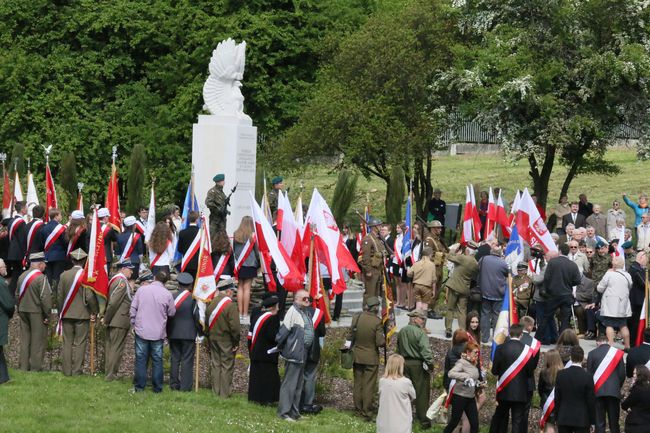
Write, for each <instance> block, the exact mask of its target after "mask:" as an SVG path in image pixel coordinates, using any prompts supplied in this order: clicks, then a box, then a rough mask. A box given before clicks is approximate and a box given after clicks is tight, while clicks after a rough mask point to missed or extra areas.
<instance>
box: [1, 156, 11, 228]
mask: <svg viewBox="0 0 650 433" xmlns="http://www.w3.org/2000/svg"><path fill="white" fill-rule="evenodd" d="M2 177H3V183H2V218H3V219H4V218H10V217H11V184H10V183H9V174H8V173H7V170H6V169H5V166H4V164H2Z"/></svg>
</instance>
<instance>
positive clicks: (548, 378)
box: [537, 349, 564, 433]
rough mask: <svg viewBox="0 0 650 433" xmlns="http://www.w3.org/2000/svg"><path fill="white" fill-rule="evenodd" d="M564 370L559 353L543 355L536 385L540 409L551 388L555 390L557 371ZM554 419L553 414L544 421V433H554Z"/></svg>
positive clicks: (552, 351)
mask: <svg viewBox="0 0 650 433" xmlns="http://www.w3.org/2000/svg"><path fill="white" fill-rule="evenodd" d="M563 368H564V363H563V362H562V357H561V356H560V352H558V351H557V350H555V349H551V350H549V351H548V352H546V353H545V354H544V366H543V367H542V371H540V373H539V381H538V384H537V392H539V402H540V405H541V407H542V408H543V407H544V403H546V400H547V399H548V396H549V395H551V392H552V391H553V388H555V379H556V378H557V373H558V371H560V370H562V369H563ZM555 431H556V428H555V418H554V417H553V414H552V413H551V415H550V416H549V417H548V418H547V419H546V424H544V432H545V433H555Z"/></svg>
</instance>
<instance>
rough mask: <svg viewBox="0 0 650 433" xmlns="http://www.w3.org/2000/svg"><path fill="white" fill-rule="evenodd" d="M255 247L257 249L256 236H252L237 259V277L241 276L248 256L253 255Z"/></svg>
mask: <svg viewBox="0 0 650 433" xmlns="http://www.w3.org/2000/svg"><path fill="white" fill-rule="evenodd" d="M254 247H255V235H252V236H251V237H250V239H248V240H247V241H246V243H245V244H244V248H243V249H242V251H241V253H240V254H239V257H237V259H235V270H234V273H235V276H237V275H239V270H240V269H241V267H242V266H243V264H244V262H245V261H246V259H247V258H248V256H250V255H251V253H252V252H253V248H254Z"/></svg>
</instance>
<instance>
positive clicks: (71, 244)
mask: <svg viewBox="0 0 650 433" xmlns="http://www.w3.org/2000/svg"><path fill="white" fill-rule="evenodd" d="M85 231H86V227H83V226H79V227H77V230H75V231H74V236H73V237H72V239H70V242H68V251H67V253H66V256H67V257H70V253H71V252H72V251H73V249H74V247H75V246H76V245H77V241H78V240H79V237H80V236H81V235H82V234H83V232H85Z"/></svg>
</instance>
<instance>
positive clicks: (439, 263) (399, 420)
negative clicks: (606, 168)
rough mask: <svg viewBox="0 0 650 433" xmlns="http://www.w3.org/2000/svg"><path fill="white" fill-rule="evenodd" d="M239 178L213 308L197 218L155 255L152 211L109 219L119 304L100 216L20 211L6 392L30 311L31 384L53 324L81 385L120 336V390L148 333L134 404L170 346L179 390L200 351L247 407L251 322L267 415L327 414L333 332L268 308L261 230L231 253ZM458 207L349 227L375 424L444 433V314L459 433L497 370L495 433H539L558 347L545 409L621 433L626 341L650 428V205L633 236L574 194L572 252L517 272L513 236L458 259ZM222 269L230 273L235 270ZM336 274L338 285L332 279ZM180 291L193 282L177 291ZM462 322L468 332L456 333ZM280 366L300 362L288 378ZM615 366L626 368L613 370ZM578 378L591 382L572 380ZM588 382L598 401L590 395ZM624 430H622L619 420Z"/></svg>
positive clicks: (365, 412) (4, 296)
mask: <svg viewBox="0 0 650 433" xmlns="http://www.w3.org/2000/svg"><path fill="white" fill-rule="evenodd" d="M224 180H225V179H224V176H223V175H216V176H215V177H214V181H215V186H214V188H213V189H211V190H210V192H209V193H208V198H207V200H206V205H207V206H208V207H209V208H210V211H211V215H213V217H211V219H210V236H211V240H212V245H213V258H212V260H213V265H214V266H215V268H220V269H222V272H221V274H222V277H221V278H220V279H219V281H218V283H217V292H216V295H215V296H214V297H213V298H212V299H211V300H210V301H209V302H207V303H205V304H204V303H202V302H198V301H197V300H195V299H194V298H193V296H192V288H193V285H194V281H195V279H196V278H197V272H198V254H197V253H196V248H194V247H195V244H196V239H197V237H198V233H199V227H198V225H199V220H200V215H199V213H198V212H189V213H188V216H187V221H182V220H181V218H180V216H179V210H178V208H172V209H170V210H169V212H167V213H165V214H164V215H163V216H162V218H161V220H160V221H159V222H157V223H155V226H154V227H153V228H150V229H151V231H150V233H151V234H150V236H148V240H147V241H146V242H145V238H144V234H145V231H146V226H147V224H150V222H148V221H149V218H148V215H147V212H148V210H147V209H146V208H141V209H140V212H138V215H137V216H135V215H134V216H127V215H122V218H121V222H122V223H121V226H120V227H116V226H114V225H112V224H111V223H109V219H110V212H109V211H108V210H107V209H105V208H101V209H99V210H98V211H97V214H98V217H99V218H100V219H101V224H102V232H103V235H104V240H105V248H106V251H105V253H106V257H107V261H108V263H109V265H108V267H109V271H110V274H111V279H110V282H109V288H108V296H107V297H105V298H104V297H101V296H98V295H97V294H96V293H95V292H93V291H92V290H90V289H88V288H86V287H85V286H83V285H81V284H80V283H81V275H82V271H83V269H84V266H85V261H86V259H87V254H88V248H89V239H88V228H87V224H88V220H87V218H88V216H87V215H84V214H83V213H82V212H80V211H74V212H72V213H71V214H70V218H69V221H68V223H67V224H65V225H63V224H62V223H61V222H62V216H63V215H62V212H60V211H59V210H58V209H50V210H49V212H48V222H47V223H45V222H44V221H43V216H44V213H45V210H44V209H43V207H41V206H38V205H37V206H34V207H33V208H32V209H31V216H30V217H27V216H26V214H27V206H26V204H25V203H24V202H17V203H16V204H15V207H14V210H15V212H14V215H13V216H12V217H11V218H7V219H5V220H4V221H3V229H2V232H0V258H1V259H2V260H3V261H2V262H0V275H3V276H6V278H7V280H6V282H5V280H4V279H0V307H1V308H0V383H3V382H6V381H7V380H9V376H8V373H7V366H6V361H5V357H4V352H3V346H5V345H6V344H7V331H6V329H7V322H8V320H9V318H11V316H12V315H13V314H14V311H17V312H18V315H19V318H20V338H19V344H20V357H19V367H20V368H21V369H23V370H27V371H39V370H41V369H42V368H43V359H44V355H45V347H46V340H47V336H48V326H49V322H50V320H52V318H53V316H55V317H57V318H58V320H56V322H57V324H56V328H57V333H59V334H60V335H61V336H62V341H63V346H62V371H63V373H64V374H66V375H78V374H81V373H82V367H83V365H84V357H85V354H86V351H87V344H88V340H89V334H90V333H92V332H94V327H95V326H102V327H105V330H106V341H105V344H106V348H105V354H106V356H105V366H104V370H105V374H106V380H109V381H110V380H114V379H116V378H117V377H119V371H120V365H121V361H122V355H123V352H124V348H125V343H126V341H127V336H128V333H129V331H130V330H132V331H133V333H134V340H135V343H134V344H135V366H134V371H133V375H134V380H133V383H134V388H133V391H134V392H140V391H143V390H144V389H145V388H146V386H147V382H148V380H149V374H148V371H147V365H148V363H149V362H150V363H151V374H150V381H151V386H152V389H153V391H154V392H160V391H162V389H163V386H164V384H163V367H162V353H163V346H164V344H165V341H167V342H168V344H169V347H170V354H171V356H170V358H171V369H170V375H169V387H170V388H171V389H173V390H180V391H189V390H191V389H192V387H193V385H194V381H195V374H196V371H195V368H194V359H195V358H194V357H195V353H196V350H197V349H196V348H197V346H198V345H197V343H198V344H200V343H201V342H202V341H203V340H204V339H207V345H208V347H209V350H210V380H211V386H212V390H213V392H214V393H215V395H217V396H220V397H224V398H227V397H228V396H230V394H231V392H232V381H233V371H234V365H235V354H236V353H237V352H238V351H239V350H240V346H241V338H240V329H241V325H242V323H245V322H246V321H249V323H250V325H249V332H248V338H247V339H246V345H247V346H248V353H249V358H250V371H249V386H248V397H249V400H251V401H253V402H257V403H260V404H277V405H278V416H279V417H280V418H282V419H284V420H287V421H289V422H293V421H296V420H297V419H299V418H300V417H301V415H302V414H305V413H307V414H316V413H318V412H320V410H322V406H320V405H317V404H315V403H314V400H315V390H316V379H317V366H318V363H319V359H320V351H321V348H322V347H323V344H324V338H325V334H326V332H327V328H326V326H325V314H324V312H323V311H321V310H319V309H318V308H315V307H314V304H313V301H314V299H313V298H312V297H311V296H310V293H309V292H308V291H305V290H299V291H297V292H295V293H294V294H293V305H291V307H290V308H288V309H287V308H286V296H287V293H286V291H285V290H283V288H282V285H281V284H279V283H280V282H279V281H277V277H276V283H278V289H279V290H278V291H277V292H275V293H272V292H269V291H267V292H265V294H264V295H263V297H262V299H261V301H260V303H259V306H256V307H255V308H252V309H251V292H252V283H253V280H254V278H255V277H257V275H258V273H259V269H260V257H259V253H258V251H257V246H256V245H255V236H254V225H253V221H252V219H251V218H250V217H244V218H243V219H242V220H241V222H240V224H239V227H238V229H237V230H236V231H235V232H234V235H233V239H232V243H231V242H230V241H229V240H227V241H226V242H225V243H224V242H223V236H224V234H225V226H226V225H225V219H226V217H227V215H228V212H227V206H228V198H227V197H226V196H225V194H224V193H223V185H224ZM282 182H283V180H282V178H280V177H276V178H274V179H273V182H272V183H273V189H272V191H271V193H270V194H269V200H268V201H269V204H270V208H271V212H273V213H275V212H276V211H277V195H278V194H279V191H281V188H282V185H283V184H282ZM441 194H442V192H441V191H440V190H435V191H434V197H433V199H432V200H431V202H430V203H429V206H428V209H429V212H430V221H428V222H424V221H422V220H418V221H415V222H414V223H413V224H412V227H411V229H410V230H411V232H412V236H413V238H412V239H409V238H410V236H411V234H409V233H408V229H407V225H406V223H402V224H398V225H397V226H396V227H395V231H394V233H393V227H392V226H391V225H389V224H383V223H382V222H381V221H380V220H378V219H376V218H370V219H369V220H368V221H366V222H365V224H364V227H363V230H364V231H366V233H365V234H363V236H362V237H361V238H360V239H359V237H357V236H356V235H355V234H354V233H353V232H352V230H351V227H350V226H345V227H343V230H342V233H343V240H344V241H345V244H346V246H347V247H348V249H349V250H350V253H351V254H352V256H353V257H354V258H355V259H357V260H358V262H359V265H360V269H361V272H360V274H358V275H351V274H350V273H348V274H347V275H346V278H358V279H360V280H361V281H362V282H363V285H364V290H365V292H364V296H363V310H364V311H363V312H362V313H361V314H358V315H355V316H354V317H353V319H352V326H351V328H350V331H349V334H348V339H347V342H346V345H345V347H344V348H343V349H342V350H343V351H349V352H351V355H352V369H353V378H354V389H353V401H354V407H355V410H356V411H357V413H358V414H359V415H360V416H362V417H364V418H365V419H367V420H375V419H376V422H377V426H378V430H379V431H386V432H389V431H390V432H396V431H405V432H406V431H410V429H411V423H412V421H413V415H412V411H411V404H412V401H413V402H414V405H415V420H416V421H417V422H419V423H420V425H421V426H422V427H423V428H428V427H429V426H430V425H431V419H430V418H429V416H428V412H429V409H430V400H431V391H432V387H431V378H432V373H433V369H434V363H433V354H432V350H431V344H430V341H429V336H428V334H427V331H426V323H427V320H439V319H443V316H442V315H440V314H439V311H440V310H442V309H443V308H444V310H445V311H444V312H445V317H444V319H445V320H444V326H445V334H446V336H447V338H451V339H452V346H451V349H450V351H449V353H448V354H447V359H446V360H445V367H444V385H445V388H446V389H447V390H448V396H447V404H448V405H449V406H450V407H451V410H450V415H449V422H448V425H447V427H446V429H445V431H446V432H451V431H453V430H454V429H455V428H456V427H457V425H458V424H462V425H463V427H462V428H463V431H464V432H477V431H478V428H479V426H478V411H479V410H480V408H481V407H482V406H483V405H484V403H485V400H486V395H485V391H484V389H485V383H486V380H487V373H488V371H491V373H492V374H493V375H494V376H496V377H497V378H498V381H497V390H496V400H497V403H498V404H497V409H496V412H495V414H494V416H493V418H492V423H491V425H490V431H491V432H505V431H506V430H507V429H508V423H509V421H508V420H509V419H510V422H511V425H512V431H513V432H524V431H526V430H527V425H528V418H529V416H528V414H529V411H530V406H531V401H532V396H533V393H534V390H535V379H534V372H535V369H536V368H537V364H538V363H539V359H540V347H541V345H555V346H556V349H552V350H550V351H549V352H547V354H545V355H544V358H543V359H544V362H543V364H544V365H543V366H542V369H541V373H540V375H539V378H538V381H537V382H538V390H539V393H540V397H541V399H542V402H543V403H544V402H546V401H547V400H548V399H549V398H550V396H551V395H552V396H553V399H554V400H553V401H554V407H555V410H554V411H552V414H550V415H549V416H548V419H547V420H546V421H545V424H546V426H547V427H548V428H551V426H553V425H556V426H557V429H558V431H560V432H562V431H583V430H584V429H588V428H589V426H590V425H595V426H596V430H597V431H599V432H600V431H602V432H604V422H605V421H604V419H605V418H606V417H607V419H610V420H611V419H615V420H618V413H619V412H618V411H619V407H620V401H619V400H620V397H621V396H620V390H621V387H622V385H623V381H624V376H621V375H620V374H619V370H621V369H623V370H622V371H624V370H625V366H624V361H623V358H622V353H623V351H621V350H619V349H618V348H616V345H617V344H618V339H619V338H620V340H621V341H622V343H623V349H624V351H625V352H628V351H629V355H628V358H627V376H628V377H635V382H634V386H633V387H632V391H631V392H630V394H629V397H628V398H627V399H626V400H625V401H624V402H623V403H622V405H623V408H624V409H626V410H628V409H630V408H631V412H630V414H629V415H628V417H627V421H626V423H627V422H629V424H630V426H631V427H630V429H631V430H629V431H635V430H634V428H635V426H641V425H642V424H643V423H644V422H647V419H646V418H647V416H644V408H645V410H647V409H648V406H647V404H648V400H647V398H645V399H644V396H645V397H647V393H648V387H649V386H650V384H649V383H648V379H649V376H650V373H649V372H648V370H647V366H646V364H648V363H649V362H650V330H647V329H646V330H645V334H644V342H643V344H641V346H640V347H638V348H633V349H631V350H630V348H632V347H634V346H635V345H636V344H635V338H634V337H635V336H636V335H637V328H638V323H639V314H640V312H641V308H642V306H643V302H644V297H645V283H646V272H647V271H646V268H647V256H646V248H647V247H648V242H650V233H648V236H649V237H648V238H647V239H646V237H645V236H646V231H645V230H646V228H647V227H650V224H648V215H649V214H648V213H647V210H648V207H647V198H645V196H643V195H642V196H641V197H639V202H638V203H634V202H632V201H630V199H629V198H628V197H627V196H624V200H625V202H626V203H627V204H628V205H629V206H630V207H631V208H633V209H634V212H635V215H636V219H637V223H638V224H637V227H636V230H635V232H632V231H631V230H629V229H627V228H626V227H625V214H624V211H623V210H621V209H620V204H619V203H618V202H614V204H613V207H612V209H610V210H609V211H608V213H607V216H604V215H602V213H601V207H600V206H598V205H591V203H589V202H588V201H587V199H586V196H584V195H581V197H580V201H579V202H575V203H568V201H567V199H566V197H562V198H561V199H560V202H559V204H558V206H557V208H556V209H555V210H554V212H553V215H552V216H551V218H553V217H555V222H554V221H549V227H555V229H556V233H554V235H555V237H554V238H555V240H556V243H557V246H558V251H557V252H553V251H548V252H546V253H544V252H543V251H538V250H536V249H535V247H534V246H533V247H530V246H527V247H526V249H525V254H524V260H523V261H521V262H520V263H510V262H508V260H507V258H506V257H504V249H505V246H506V244H507V239H503V238H502V236H500V235H496V234H495V235H490V234H486V236H485V239H484V240H482V241H481V242H480V243H475V242H472V241H469V242H467V243H465V244H463V245H461V244H453V245H451V246H449V247H448V246H447V245H446V243H445V242H444V240H443V231H444V224H445V221H444V215H445V202H444V200H442V198H441ZM274 197H275V198H274ZM274 207H275V208H274ZM542 210H543V209H542ZM565 211H566V212H565ZM225 236H227V235H225ZM407 236H408V237H409V238H407ZM633 239H636V243H635V242H634V241H633ZM406 242H410V247H409V248H408V249H405V248H403V246H404V244H405V243H406ZM178 256H180V257H181V258H180V260H179V259H178ZM222 259H227V260H226V261H227V263H225V265H224V266H223V267H221V266H220V260H222ZM5 263H6V265H5ZM513 273H514V275H513ZM231 276H236V278H235V279H233V278H231ZM322 276H323V283H324V286H325V287H326V288H327V287H328V275H327V268H326V267H325V268H324V269H322ZM170 279H172V280H175V284H170ZM386 281H387V282H388V284H385V282H386ZM5 286H6V287H5ZM509 287H511V288H512V291H513V293H514V300H515V303H516V309H517V310H518V312H519V316H520V317H521V324H520V325H512V326H510V327H509V330H508V333H509V336H508V338H507V339H506V340H505V341H500V340H499V339H498V336H497V332H496V331H497V330H496V329H495V327H496V325H497V318H498V315H499V312H500V310H501V308H502V305H503V299H504V297H505V296H506V294H507V291H508V288H509ZM386 291H391V292H393V293H391V294H392V297H393V299H395V307H396V308H397V309H401V310H404V311H405V312H407V313H408V316H409V323H408V325H407V326H405V327H403V328H402V329H401V330H400V331H399V333H398V335H397V348H396V353H394V354H392V355H391V356H390V357H388V359H387V360H386V368H385V370H384V375H383V377H382V378H381V379H380V380H378V376H379V366H380V364H381V362H380V361H381V357H380V353H379V351H380V348H382V347H384V346H385V345H386V328H385V327H384V323H383V321H382V320H381V318H380V309H381V308H382V305H383V307H386V306H387V304H386V301H385V299H386ZM443 294H444V295H443ZM342 296H344V295H337V296H336V297H332V298H333V300H334V305H333V308H332V311H333V312H334V314H333V317H332V318H333V319H334V320H338V318H339V315H340V314H341V309H342V308H341V304H342V302H341V298H342ZM443 298H444V300H443ZM443 305H444V307H443ZM454 319H456V320H457V324H458V326H456V329H455V330H454V327H453V323H454ZM572 324H573V327H572ZM574 330H575V331H574ZM452 331H454V332H452ZM533 332H534V337H533V334H532V333H533ZM579 338H586V339H596V340H597V344H598V349H596V350H594V352H592V353H593V355H592V354H590V356H589V358H588V360H587V364H586V369H583V368H582V366H581V365H582V363H583V360H584V359H583V358H584V353H583V352H582V349H581V348H580V346H579V344H578V342H579ZM493 342H496V343H498V346H497V349H496V351H495V353H494V356H493V362H492V363H491V366H488V365H486V366H483V365H482V357H481V351H482V348H483V347H485V346H489V345H491V344H492V343H493ZM601 347H602V349H601ZM612 351H617V352H612ZM601 352H603V353H601ZM618 352H620V353H621V354H620V355H619V354H618ZM612 354H613V355H612ZM601 355H602V356H601ZM280 358H281V359H282V360H284V377H283V378H282V379H281V378H280V374H279V367H278V364H279V360H280ZM558 359H559V362H558ZM613 360H614V361H616V364H613V367H612V368H607V369H605V367H607V366H609V363H611V362H614V361H613ZM569 367H573V370H571V372H572V373H574V374H570V375H569V374H565V371H564V370H565V369H567V370H568V368H569ZM614 367H615V368H614ZM578 368H579V369H580V370H578ZM604 369H605V370H607V372H608V374H607V376H606V377H605V378H604V379H603V378H601V377H600V376H598V375H601V376H602V374H603V373H602V370H604ZM578 371H580V373H578ZM585 377H586V378H587V379H589V381H590V382H589V383H590V384H591V386H586V385H585V384H586V383H587V379H584V378H585ZM599 379H600V380H601V382H602V384H601V385H600V386H599V385H598V382H597V380H599ZM595 380H596V387H594V386H593V385H594V381H595ZM377 386H379V412H377V408H376V405H375V403H376V399H377ZM592 403H593V404H592ZM568 414H574V415H573V416H569V415H568ZM576 414H582V415H584V416H582V415H580V416H577V415H576ZM576 423H577V424H576ZM584 431H586V430H584ZM610 431H612V432H615V431H617V430H615V429H614V424H612V423H610ZM638 431H642V430H638Z"/></svg>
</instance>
